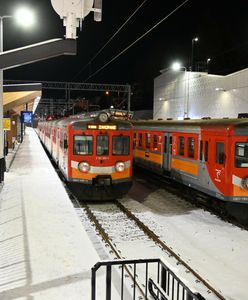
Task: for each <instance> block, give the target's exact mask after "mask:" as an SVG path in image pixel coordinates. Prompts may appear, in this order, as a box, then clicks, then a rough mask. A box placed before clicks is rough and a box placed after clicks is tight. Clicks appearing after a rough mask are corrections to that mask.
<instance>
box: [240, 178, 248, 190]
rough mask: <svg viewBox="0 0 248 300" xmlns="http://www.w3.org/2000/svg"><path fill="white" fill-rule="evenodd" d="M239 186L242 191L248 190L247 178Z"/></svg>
mask: <svg viewBox="0 0 248 300" xmlns="http://www.w3.org/2000/svg"><path fill="white" fill-rule="evenodd" d="M241 186H242V188H243V189H244V190H248V177H245V178H243V179H242V181H241Z"/></svg>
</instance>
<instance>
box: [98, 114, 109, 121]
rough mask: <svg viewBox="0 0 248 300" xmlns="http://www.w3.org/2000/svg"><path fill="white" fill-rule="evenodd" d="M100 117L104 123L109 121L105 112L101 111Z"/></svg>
mask: <svg viewBox="0 0 248 300" xmlns="http://www.w3.org/2000/svg"><path fill="white" fill-rule="evenodd" d="M98 118H99V121H100V122H103V123H106V122H107V121H108V115H107V114H106V113H104V112H103V113H100V114H99V117H98Z"/></svg>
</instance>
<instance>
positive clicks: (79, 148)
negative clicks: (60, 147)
mask: <svg viewBox="0 0 248 300" xmlns="http://www.w3.org/2000/svg"><path fill="white" fill-rule="evenodd" d="M92 150H93V136H91V135H74V143H73V154H74V155H92Z"/></svg>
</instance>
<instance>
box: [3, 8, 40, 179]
mask: <svg viewBox="0 0 248 300" xmlns="http://www.w3.org/2000/svg"><path fill="white" fill-rule="evenodd" d="M9 18H15V19H16V21H17V23H18V24H20V25H22V26H24V27H28V26H30V25H32V24H33V22H34V15H33V14H32V12H31V11H30V10H29V9H27V8H24V7H22V8H19V9H18V10H17V11H16V13H15V14H14V16H8V15H6V16H0V53H2V52H3V22H4V20H5V19H9ZM4 171H5V158H4V133H3V70H2V69H0V183H1V182H2V181H3V179H4Z"/></svg>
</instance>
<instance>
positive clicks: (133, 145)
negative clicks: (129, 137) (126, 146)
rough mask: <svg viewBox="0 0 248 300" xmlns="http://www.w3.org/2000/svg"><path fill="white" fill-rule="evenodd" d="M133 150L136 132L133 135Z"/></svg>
mask: <svg viewBox="0 0 248 300" xmlns="http://www.w3.org/2000/svg"><path fill="white" fill-rule="evenodd" d="M133 148H134V149H135V148H136V132H134V134H133Z"/></svg>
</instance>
